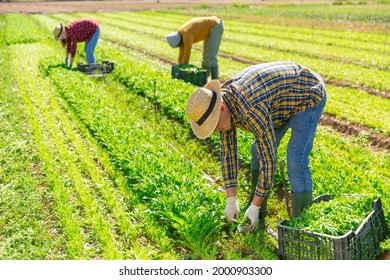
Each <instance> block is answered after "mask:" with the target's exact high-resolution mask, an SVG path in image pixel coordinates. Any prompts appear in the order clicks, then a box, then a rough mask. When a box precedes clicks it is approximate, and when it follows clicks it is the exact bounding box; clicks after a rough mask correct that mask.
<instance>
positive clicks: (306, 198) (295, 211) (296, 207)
mask: <svg viewBox="0 0 390 280" xmlns="http://www.w3.org/2000/svg"><path fill="white" fill-rule="evenodd" d="M312 195H313V192H301V193H292V218H293V219H296V218H297V217H298V216H299V215H300V214H301V212H302V211H303V209H304V208H305V207H307V206H309V205H311V203H312V201H313V197H312Z"/></svg>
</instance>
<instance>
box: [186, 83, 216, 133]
mask: <svg viewBox="0 0 390 280" xmlns="http://www.w3.org/2000/svg"><path fill="white" fill-rule="evenodd" d="M221 102H222V94H221V84H220V83H219V81H218V80H211V81H210V82H208V83H207V84H206V85H204V86H203V87H201V88H199V89H197V90H196V91H195V92H194V93H193V94H192V95H191V96H190V98H189V99H188V103H187V110H186V114H187V115H188V117H189V118H190V123H191V128H192V130H193V131H194V133H195V135H196V136H197V137H198V138H200V139H204V138H207V137H208V136H209V135H210V134H211V133H212V132H213V131H214V130H215V128H216V126H217V124H218V120H219V113H220V112H221Z"/></svg>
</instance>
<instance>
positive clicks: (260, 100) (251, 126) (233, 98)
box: [220, 62, 326, 197]
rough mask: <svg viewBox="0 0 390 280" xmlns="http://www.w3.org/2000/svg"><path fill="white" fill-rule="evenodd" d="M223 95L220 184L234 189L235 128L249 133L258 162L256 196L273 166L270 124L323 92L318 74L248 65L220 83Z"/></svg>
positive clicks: (280, 65) (263, 191)
mask: <svg viewBox="0 0 390 280" xmlns="http://www.w3.org/2000/svg"><path fill="white" fill-rule="evenodd" d="M222 93H223V95H222V96H223V99H224V101H225V102H226V104H227V105H228V107H229V109H230V112H231V114H232V127H231V129H230V130H228V131H225V132H224V131H221V132H220V142H221V164H222V174H223V178H224V182H225V188H230V187H237V184H238V183H237V174H238V160H237V132H236V129H237V128H241V129H245V130H247V131H249V132H252V133H253V134H254V136H255V145H256V149H257V152H258V154H259V160H260V177H259V180H258V184H257V187H256V191H255V194H256V195H257V196H263V197H264V196H266V195H267V194H268V192H269V189H270V188H271V186H272V184H273V178H274V174H275V170H276V166H277V147H276V138H275V134H274V127H279V126H281V125H282V124H284V123H286V122H287V121H288V119H289V118H290V116H291V115H293V114H296V113H299V112H303V111H305V110H307V109H309V108H313V107H314V106H315V105H316V104H318V103H320V102H321V101H322V100H323V98H324V97H325V95H326V92H325V85H324V82H323V81H322V79H321V77H320V76H319V75H318V74H316V73H314V72H312V71H311V70H309V69H307V68H306V67H304V66H301V65H299V64H296V63H292V62H275V63H264V64H259V65H254V66H251V67H249V68H247V69H245V70H243V71H242V72H240V73H238V74H237V75H235V76H234V77H233V78H231V79H230V80H228V81H226V82H225V83H224V84H223V85H222Z"/></svg>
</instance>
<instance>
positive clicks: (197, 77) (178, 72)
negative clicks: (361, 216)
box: [172, 64, 207, 87]
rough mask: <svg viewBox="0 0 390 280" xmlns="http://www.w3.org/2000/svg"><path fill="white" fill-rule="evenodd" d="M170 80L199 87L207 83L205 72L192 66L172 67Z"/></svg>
mask: <svg viewBox="0 0 390 280" xmlns="http://www.w3.org/2000/svg"><path fill="white" fill-rule="evenodd" d="M172 78H175V79H180V80H183V81H186V82H188V83H191V84H193V85H195V86H200V87H201V86H204V85H205V84H206V83H207V70H206V69H204V68H199V67H197V66H195V65H192V64H178V65H173V66H172Z"/></svg>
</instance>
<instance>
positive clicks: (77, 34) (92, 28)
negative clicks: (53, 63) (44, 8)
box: [65, 18, 99, 57]
mask: <svg viewBox="0 0 390 280" xmlns="http://www.w3.org/2000/svg"><path fill="white" fill-rule="evenodd" d="M98 27H99V23H98V21H97V20H95V19H90V18H81V19H78V20H75V21H73V22H71V23H69V24H68V25H67V26H66V27H65V30H66V34H67V36H68V39H67V47H66V51H67V52H68V53H70V54H71V55H72V57H74V56H75V55H76V50H77V42H85V41H89V40H91V39H92V37H93V35H94V34H95V32H96V30H97V29H98Z"/></svg>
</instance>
